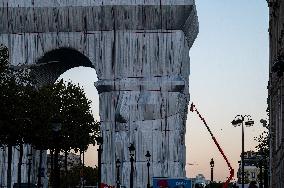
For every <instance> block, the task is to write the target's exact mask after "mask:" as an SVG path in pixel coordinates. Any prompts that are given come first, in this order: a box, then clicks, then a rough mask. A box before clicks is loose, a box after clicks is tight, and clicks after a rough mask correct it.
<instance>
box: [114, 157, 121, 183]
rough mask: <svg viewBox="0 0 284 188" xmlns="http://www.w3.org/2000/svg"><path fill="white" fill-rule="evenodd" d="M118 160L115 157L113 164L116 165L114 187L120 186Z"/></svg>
mask: <svg viewBox="0 0 284 188" xmlns="http://www.w3.org/2000/svg"><path fill="white" fill-rule="evenodd" d="M120 164H121V162H120V160H119V159H116V161H115V166H116V188H120V173H119V168H120Z"/></svg>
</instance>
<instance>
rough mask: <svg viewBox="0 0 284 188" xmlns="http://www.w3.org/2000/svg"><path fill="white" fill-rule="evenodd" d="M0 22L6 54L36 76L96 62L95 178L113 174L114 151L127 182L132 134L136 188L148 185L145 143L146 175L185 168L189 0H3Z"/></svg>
mask: <svg viewBox="0 0 284 188" xmlns="http://www.w3.org/2000/svg"><path fill="white" fill-rule="evenodd" d="M0 23H3V24H1V25H0V43H2V44H4V45H6V46H7V47H8V49H9V52H10V62H11V63H12V64H13V65H18V64H24V65H25V66H28V67H30V68H31V70H32V73H33V74H35V75H36V77H37V79H38V81H39V84H40V85H42V84H46V83H52V82H54V81H55V80H56V79H57V78H58V77H59V76H60V74H62V73H64V72H65V71H66V70H68V69H70V68H73V67H77V66H88V67H93V68H95V70H96V72H97V76H98V82H97V83H95V85H96V87H97V89H98V92H99V95H100V121H101V131H102V137H103V140H104V144H103V153H102V182H104V183H107V184H109V185H115V184H116V167H115V161H116V159H120V161H121V162H122V163H121V176H120V177H121V179H120V182H121V185H123V186H126V187H129V178H130V175H129V174H130V155H129V150H128V147H129V146H130V144H134V146H135V148H136V150H135V162H134V187H135V188H145V187H146V183H147V165H146V163H147V161H146V157H145V154H146V152H147V151H150V153H151V160H150V164H151V166H150V177H158V176H159V177H185V162H186V158H185V155H186V153H185V143H184V142H185V138H184V136H185V131H186V127H185V125H186V116H187V109H188V102H189V80H188V77H189V74H190V59H189V49H190V48H191V46H192V45H193V42H194V40H195V38H196V36H197V34H198V19H197V14H196V7H195V2H194V0H80V1H77V0H76V1H75V0H1V1H0ZM15 153H17V151H15ZM2 154H3V152H2ZM15 155H17V154H15ZM0 161H1V160H0ZM1 165H2V167H4V168H5V160H4V161H2V164H1ZM25 170H26V169H24V168H23V171H25ZM35 173H36V172H35ZM13 174H14V175H16V174H17V173H16V171H15V172H13ZM3 183H4V184H5V182H3Z"/></svg>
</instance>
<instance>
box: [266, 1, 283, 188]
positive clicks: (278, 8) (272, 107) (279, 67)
mask: <svg viewBox="0 0 284 188" xmlns="http://www.w3.org/2000/svg"><path fill="white" fill-rule="evenodd" d="M267 2H268V6H269V14H270V21H269V22H270V23H269V38H270V60H269V83H268V90H269V96H268V105H269V119H270V187H271V188H282V187H284V129H283V112H284V110H283V109H284V108H283V105H284V103H283V102H284V88H283V87H284V77H283V72H284V1H283V0H267Z"/></svg>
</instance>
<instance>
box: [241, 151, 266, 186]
mask: <svg viewBox="0 0 284 188" xmlns="http://www.w3.org/2000/svg"><path fill="white" fill-rule="evenodd" d="M260 157H261V156H259V154H258V153H257V152H254V151H247V152H245V153H244V173H245V178H244V179H245V181H244V182H245V184H249V183H250V182H251V181H256V182H258V181H259V173H260V168H259V165H258V164H259V161H260V160H259V159H260ZM237 178H238V183H239V184H241V182H242V164H241V161H239V168H238V172H237Z"/></svg>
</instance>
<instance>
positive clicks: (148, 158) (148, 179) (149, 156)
mask: <svg viewBox="0 0 284 188" xmlns="http://www.w3.org/2000/svg"><path fill="white" fill-rule="evenodd" d="M145 157H146V158H147V172H148V173H147V175H148V178H147V188H150V158H151V154H150V152H149V151H147V153H146V155H145Z"/></svg>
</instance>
